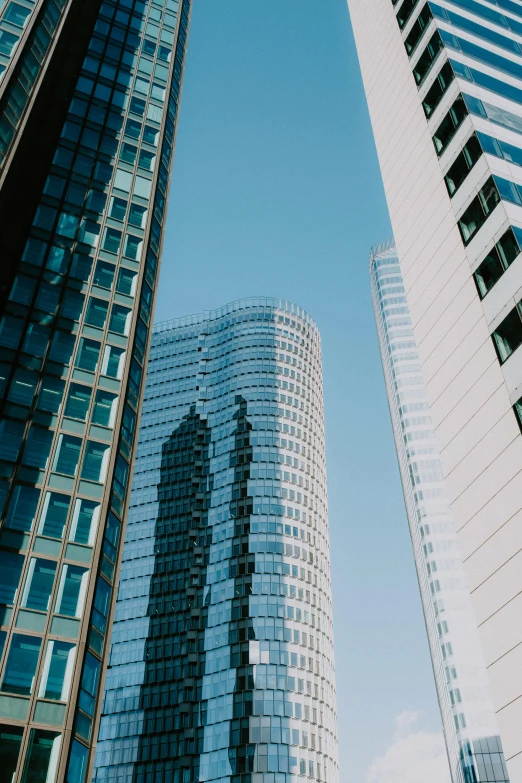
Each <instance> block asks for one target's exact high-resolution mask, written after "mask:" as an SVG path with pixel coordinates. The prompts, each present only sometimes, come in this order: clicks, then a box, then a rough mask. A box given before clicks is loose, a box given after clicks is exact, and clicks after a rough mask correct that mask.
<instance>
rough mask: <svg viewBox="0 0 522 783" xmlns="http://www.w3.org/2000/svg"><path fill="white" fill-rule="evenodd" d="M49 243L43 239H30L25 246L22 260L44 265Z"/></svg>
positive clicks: (34, 264) (27, 262)
mask: <svg viewBox="0 0 522 783" xmlns="http://www.w3.org/2000/svg"><path fill="white" fill-rule="evenodd" d="M46 250H47V245H46V244H45V242H42V240H41V239H28V240H27V242H26V245H25V247H24V252H23V255H22V261H25V262H26V264H32V265H33V266H42V263H43V259H44V255H45V251H46Z"/></svg>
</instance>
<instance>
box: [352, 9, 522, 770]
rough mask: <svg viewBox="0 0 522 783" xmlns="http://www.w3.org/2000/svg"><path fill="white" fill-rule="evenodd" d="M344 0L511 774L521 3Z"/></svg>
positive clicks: (516, 766) (519, 450)
mask: <svg viewBox="0 0 522 783" xmlns="http://www.w3.org/2000/svg"><path fill="white" fill-rule="evenodd" d="M348 4H349V7H350V11H351V18H352V23H353V26H354V31H355V38H356V42H357V48H358V52H359V58H360V63H361V68H362V73H363V79H364V84H365V89H366V94H367V98H368V103H369V107H370V114H371V119H372V124H373V130H374V134H375V140H376V144H377V150H378V154H379V159H380V165H381V171H382V175H383V179H384V185H385V189H386V194H387V199H388V205H389V210H390V215H391V220H392V225H393V231H394V235H395V240H396V243H397V248H398V253H399V257H400V259H401V265H402V272H403V276H404V284H405V290H406V296H407V300H408V306H409V310H410V313H411V318H412V323H413V328H414V332H415V337H416V342H417V346H418V351H419V357H420V364H421V368H422V375H423V379H424V383H425V386H426V390H427V394H428V398H429V402H430V408H431V412H432V416H433V421H434V425H435V432H436V438H437V443H438V448H439V451H440V456H441V461H442V466H443V471H444V475H445V479H446V486H447V489H448V493H449V497H450V501H451V505H452V512H453V515H454V518H455V520H456V524H457V529H458V533H459V539H460V544H461V547H462V551H463V556H464V561H465V565H466V571H467V579H468V584H469V587H470V591H471V595H472V599H473V606H474V611H475V616H476V622H477V626H478V629H479V634H480V639H481V644H482V649H483V655H484V658H485V662H486V666H487V670H488V674H489V679H490V683H491V693H492V697H493V703H494V707H495V711H496V713H497V718H498V722H499V726H500V733H501V737H502V743H503V747H504V752H505V756H506V761H507V767H508V771H509V775H510V778H511V782H512V783H520V781H522V436H521V430H520V426H519V421H518V419H517V413H516V411H517V401H518V400H519V398H520V397H521V395H522V349H519V345H520V344H521V343H522V318H521V316H520V309H519V304H518V303H519V300H520V299H521V298H522V255H521V254H520V249H519V248H520V246H521V245H519V242H522V240H520V239H519V237H520V227H522V197H521V193H522V165H521V163H522V3H521V2H519V0H438V2H437V3H433V2H431V0H430V1H429V2H425V0H395V2H393V0H371V1H370V0H348ZM517 349H518V350H517Z"/></svg>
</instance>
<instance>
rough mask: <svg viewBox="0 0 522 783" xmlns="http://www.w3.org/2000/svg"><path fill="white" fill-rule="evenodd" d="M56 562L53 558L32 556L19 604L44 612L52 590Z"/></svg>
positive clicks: (47, 606)
mask: <svg viewBox="0 0 522 783" xmlns="http://www.w3.org/2000/svg"><path fill="white" fill-rule="evenodd" d="M56 565H57V563H56V562H55V561H54V560H43V559H42V558H40V557H32V558H31V560H30V562H29V569H28V571H27V576H26V578H25V587H24V591H23V593H22V602H21V605H22V606H24V607H26V608H27V609H37V610H39V611H41V612H46V611H47V610H48V608H49V599H50V597H51V593H52V591H53V584H54V576H55V574H56Z"/></svg>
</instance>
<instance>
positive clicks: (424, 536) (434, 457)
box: [370, 242, 508, 783]
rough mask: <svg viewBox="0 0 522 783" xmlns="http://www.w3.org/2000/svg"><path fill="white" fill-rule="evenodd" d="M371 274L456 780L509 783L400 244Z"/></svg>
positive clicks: (389, 245)
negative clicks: (430, 404)
mask: <svg viewBox="0 0 522 783" xmlns="http://www.w3.org/2000/svg"><path fill="white" fill-rule="evenodd" d="M370 276H371V284H372V298H373V306H374V312H375V320H376V324H377V333H378V337H379V346H380V350H381V359H382V365H383V370H384V377H385V381H386V391H387V394H388V402H389V406H390V414H391V419H392V425H393V434H394V437H395V447H396V449H397V457H398V461H399V470H400V474H401V480H402V487H403V492H404V500H405V504H406V510H407V514H408V521H409V526H410V534H411V539H412V545H413V552H414V556H415V565H416V568H417V575H418V579H419V587H420V592H421V598H422V606H423V610H424V617H425V621H426V629H427V633H428V641H429V646H430V653H431V659H432V664H433V671H434V675H435V684H436V688H437V695H438V699H439V705H440V709H441V714H442V721H443V727H444V736H445V740H446V747H447V751H448V758H449V762H450V769H451V776H452V780H453V781H454V783H474V782H475V781H483V780H484V781H485V780H487V781H502V783H504V782H505V781H508V774H507V770H506V766H505V762H504V758H503V753H502V745H501V742H500V738H499V736H498V726H497V719H496V716H495V713H494V710H493V704H492V701H491V696H490V693H489V681H488V678H487V675H486V667H485V664H484V659H483V656H482V651H481V648H480V644H479V636H478V631H477V628H476V623H475V616H474V614H473V608H472V605H471V598H470V595H469V589H468V586H467V582H466V577H465V572H464V564H463V562H462V553H461V550H460V543H459V540H458V535H457V530H456V527H455V521H454V519H453V516H452V513H451V508H450V504H449V500H448V497H447V494H446V488H445V484H444V479H443V476H442V467H441V463H440V457H439V455H438V452H437V445H436V442H435V434H434V432H433V424H432V422H431V415H430V407H429V403H428V398H427V395H426V390H425V387H424V383H423V380H422V375H421V368H420V364H419V355H418V351H417V345H416V342H415V335H414V332H413V329H412V322H411V317H410V313H409V309H408V304H407V301H406V296H405V292H404V285H403V279H402V273H401V267H400V264H399V259H398V257H397V251H396V249H395V246H394V244H393V242H386V243H384V244H382V245H379V246H377V247H376V248H374V249H373V250H372V253H371V257H370Z"/></svg>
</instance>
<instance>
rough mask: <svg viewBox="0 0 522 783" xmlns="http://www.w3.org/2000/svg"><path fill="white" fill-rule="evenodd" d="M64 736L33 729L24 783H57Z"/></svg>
mask: <svg viewBox="0 0 522 783" xmlns="http://www.w3.org/2000/svg"><path fill="white" fill-rule="evenodd" d="M61 742H62V735H61V734H59V733H58V732H56V731H44V730H43V729H31V735H30V738H29V745H28V748H27V755H26V757H25V764H24V774H23V776H22V783H55V780H56V772H57V769H58V759H59V755H60V745H61Z"/></svg>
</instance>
